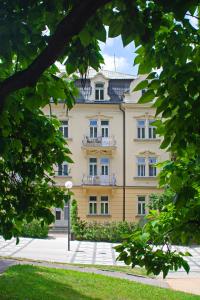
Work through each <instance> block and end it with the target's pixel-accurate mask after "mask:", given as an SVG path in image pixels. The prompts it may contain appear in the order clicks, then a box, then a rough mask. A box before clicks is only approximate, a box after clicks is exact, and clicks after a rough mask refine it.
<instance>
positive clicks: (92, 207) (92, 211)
mask: <svg viewBox="0 0 200 300" xmlns="http://www.w3.org/2000/svg"><path fill="white" fill-rule="evenodd" d="M92 198H95V199H93V200H92ZM88 214H89V215H92V216H95V215H97V196H89V213H88Z"/></svg>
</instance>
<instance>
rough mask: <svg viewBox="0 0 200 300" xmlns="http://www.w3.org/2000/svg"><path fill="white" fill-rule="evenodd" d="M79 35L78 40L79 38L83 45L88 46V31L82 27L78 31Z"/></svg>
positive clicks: (89, 37)
mask: <svg viewBox="0 0 200 300" xmlns="http://www.w3.org/2000/svg"><path fill="white" fill-rule="evenodd" d="M79 37H80V40H81V43H82V44H83V46H85V47H86V46H88V45H89V44H90V42H91V38H92V37H91V35H90V33H89V32H88V30H87V29H83V30H82V31H81V32H80V33H79Z"/></svg>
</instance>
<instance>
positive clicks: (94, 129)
mask: <svg viewBox="0 0 200 300" xmlns="http://www.w3.org/2000/svg"><path fill="white" fill-rule="evenodd" d="M92 123H96V124H92ZM89 137H90V138H91V139H95V138H97V137H98V120H96V119H91V120H89Z"/></svg>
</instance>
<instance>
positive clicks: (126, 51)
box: [100, 12, 198, 75]
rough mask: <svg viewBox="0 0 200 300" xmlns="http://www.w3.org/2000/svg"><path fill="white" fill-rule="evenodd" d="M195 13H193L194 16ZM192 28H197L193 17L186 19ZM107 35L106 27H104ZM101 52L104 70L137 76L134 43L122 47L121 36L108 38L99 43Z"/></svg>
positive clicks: (195, 19)
mask: <svg viewBox="0 0 200 300" xmlns="http://www.w3.org/2000/svg"><path fill="white" fill-rule="evenodd" d="M196 14H197V12H196V13H195V15H196ZM187 18H188V19H189V20H190V23H191V25H192V26H193V27H195V28H197V26H198V21H197V18H195V17H187ZM106 31H107V33H108V27H106ZM100 47H101V52H102V54H103V57H104V62H105V65H104V66H102V68H103V69H104V70H110V71H117V72H122V73H126V74H132V75H137V71H138V66H133V60H134V58H135V56H136V55H135V54H134V51H135V46H134V43H131V44H129V45H127V46H126V47H125V48H124V47H123V43H122V39H121V36H118V37H116V38H108V37H107V40H106V43H102V42H100Z"/></svg>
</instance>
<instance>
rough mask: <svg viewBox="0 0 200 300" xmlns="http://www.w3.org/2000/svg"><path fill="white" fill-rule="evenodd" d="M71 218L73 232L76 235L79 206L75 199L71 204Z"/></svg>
mask: <svg viewBox="0 0 200 300" xmlns="http://www.w3.org/2000/svg"><path fill="white" fill-rule="evenodd" d="M70 218H71V231H72V233H75V232H76V231H77V230H78V222H79V220H80V219H79V217H78V204H77V201H76V200H75V199H73V200H72V202H71V209H70Z"/></svg>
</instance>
